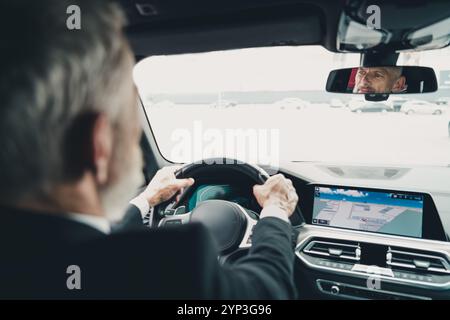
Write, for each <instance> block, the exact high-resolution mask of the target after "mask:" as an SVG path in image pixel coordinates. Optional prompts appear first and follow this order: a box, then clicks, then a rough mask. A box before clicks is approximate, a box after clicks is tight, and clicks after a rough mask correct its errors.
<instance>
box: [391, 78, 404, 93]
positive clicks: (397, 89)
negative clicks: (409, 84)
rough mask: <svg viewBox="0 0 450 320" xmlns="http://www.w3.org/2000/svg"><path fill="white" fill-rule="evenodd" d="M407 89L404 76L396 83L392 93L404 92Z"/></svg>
mask: <svg viewBox="0 0 450 320" xmlns="http://www.w3.org/2000/svg"><path fill="white" fill-rule="evenodd" d="M405 89H406V78H405V77H404V76H401V77H400V78H398V79H397V81H395V83H394V86H393V87H392V92H393V93H395V92H402V91H403V90H405Z"/></svg>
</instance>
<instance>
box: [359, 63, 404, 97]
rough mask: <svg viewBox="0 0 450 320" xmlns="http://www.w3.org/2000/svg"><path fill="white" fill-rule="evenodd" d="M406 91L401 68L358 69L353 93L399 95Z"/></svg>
mask: <svg viewBox="0 0 450 320" xmlns="http://www.w3.org/2000/svg"><path fill="white" fill-rule="evenodd" d="M405 91H406V78H405V77H404V76H403V75H402V67H373V68H372V67H371V68H366V67H360V68H358V69H357V71H356V75H355V87H354V88H353V93H400V92H405Z"/></svg>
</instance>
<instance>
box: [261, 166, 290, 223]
mask: <svg viewBox="0 0 450 320" xmlns="http://www.w3.org/2000/svg"><path fill="white" fill-rule="evenodd" d="M253 194H254V196H255V198H256V200H257V201H258V204H259V205H260V206H261V208H263V209H264V208H267V207H269V206H276V207H278V208H280V209H281V210H282V211H283V212H285V213H286V215H287V217H288V218H289V217H290V216H291V215H292V213H293V212H294V210H295V207H296V205H297V202H298V196H297V193H296V191H295V189H294V187H293V185H292V181H291V180H289V179H286V178H285V177H284V176H283V175H282V174H277V175H274V176H272V177H270V178H269V179H267V181H266V182H265V183H264V184H263V185H255V186H254V187H253Z"/></svg>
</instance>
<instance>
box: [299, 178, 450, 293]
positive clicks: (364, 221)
mask: <svg viewBox="0 0 450 320" xmlns="http://www.w3.org/2000/svg"><path fill="white" fill-rule="evenodd" d="M302 195H303V213H304V215H305V220H306V222H307V223H306V224H305V225H303V226H302V227H300V228H299V229H298V231H299V236H298V241H297V247H296V249H295V253H296V256H297V258H298V260H297V263H296V281H297V283H298V290H299V292H300V297H301V298H309V299H311V298H313V299H314V298H330V299H420V300H428V299H444V298H445V299H448V298H449V297H450V246H449V244H448V242H447V241H448V239H447V235H446V232H445V229H444V226H443V224H442V221H441V219H440V216H439V213H438V211H437V209H436V206H435V204H434V201H433V198H432V197H431V195H430V194H428V193H423V192H411V191H405V190H386V189H380V188H367V187H358V186H343V185H328V184H312V183H311V184H307V185H306V186H304V187H303V189H302Z"/></svg>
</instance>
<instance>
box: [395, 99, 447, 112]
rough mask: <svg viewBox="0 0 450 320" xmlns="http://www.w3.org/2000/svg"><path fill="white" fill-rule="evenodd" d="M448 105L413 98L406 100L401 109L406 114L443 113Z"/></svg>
mask: <svg viewBox="0 0 450 320" xmlns="http://www.w3.org/2000/svg"><path fill="white" fill-rule="evenodd" d="M447 108H448V107H446V106H444V105H437V104H435V103H432V102H428V101H422V100H412V101H407V102H405V103H404V104H403V105H402V107H401V109H400V111H401V112H404V113H406V114H414V113H419V114H436V115H439V114H442V113H444V112H445V111H446V109H447Z"/></svg>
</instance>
